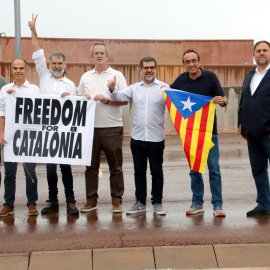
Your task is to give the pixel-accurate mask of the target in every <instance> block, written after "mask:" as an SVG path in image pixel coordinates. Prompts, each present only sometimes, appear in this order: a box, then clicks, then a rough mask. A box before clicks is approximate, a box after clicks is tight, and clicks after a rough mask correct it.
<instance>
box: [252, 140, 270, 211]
mask: <svg viewBox="0 0 270 270" xmlns="http://www.w3.org/2000/svg"><path fill="white" fill-rule="evenodd" d="M247 144H248V153H249V160H250V165H251V170H252V175H253V177H254V180H255V185H256V188H257V199H256V202H257V203H258V207H259V208H261V209H263V210H265V211H270V190H269V177H268V160H270V139H269V137H268V136H267V135H265V136H262V137H252V136H249V137H248V141H247Z"/></svg>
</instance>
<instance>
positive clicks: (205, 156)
mask: <svg viewBox="0 0 270 270" xmlns="http://www.w3.org/2000/svg"><path fill="white" fill-rule="evenodd" d="M215 109H216V104H215V103H214V102H213V101H210V104H209V113H208V119H207V125H206V133H205V139H204V145H203V151H202V159H201V165H200V169H199V172H200V173H205V168H206V164H207V159H208V154H209V151H210V149H211V148H212V147H213V146H214V144H213V142H212V131H213V125H214V117H215Z"/></svg>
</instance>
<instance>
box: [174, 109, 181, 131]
mask: <svg viewBox="0 0 270 270" xmlns="http://www.w3.org/2000/svg"><path fill="white" fill-rule="evenodd" d="M182 118H183V117H182V115H181V114H180V112H179V111H178V110H176V115H175V120H174V127H175V129H176V131H177V132H178V135H179V136H180V126H181V122H182Z"/></svg>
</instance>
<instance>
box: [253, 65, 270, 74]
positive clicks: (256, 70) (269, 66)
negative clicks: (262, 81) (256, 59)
mask: <svg viewBox="0 0 270 270" xmlns="http://www.w3.org/2000/svg"><path fill="white" fill-rule="evenodd" d="M269 68H270V64H269V65H268V66H267V67H266V69H265V70H264V71H263V72H261V73H260V72H259V70H258V67H256V68H255V72H257V73H259V74H262V73H266V72H267V71H268V70H269Z"/></svg>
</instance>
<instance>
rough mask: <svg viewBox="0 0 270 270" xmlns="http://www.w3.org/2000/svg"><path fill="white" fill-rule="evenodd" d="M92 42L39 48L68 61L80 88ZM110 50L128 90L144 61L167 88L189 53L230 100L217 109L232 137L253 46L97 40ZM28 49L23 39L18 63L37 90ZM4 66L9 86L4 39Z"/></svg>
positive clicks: (168, 126) (128, 111)
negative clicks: (151, 60)
mask: <svg viewBox="0 0 270 270" xmlns="http://www.w3.org/2000/svg"><path fill="white" fill-rule="evenodd" d="M95 41H96V40H91V39H49V38H47V39H45V38H41V39H40V43H41V46H42V48H43V49H44V50H45V56H46V58H47V59H49V56H50V54H51V53H52V51H54V50H59V51H62V52H63V53H64V54H65V55H66V56H67V60H68V64H67V69H68V76H67V77H68V78H69V79H71V80H72V81H74V83H75V85H76V86H78V85H79V81H80V78H81V76H82V74H83V73H85V72H86V71H88V70H91V69H93V67H94V65H93V62H92V59H91V56H90V47H91V46H92V44H93V43H94V42H95ZM102 41H104V42H105V43H106V44H107V46H108V47H109V50H110V56H109V64H110V65H111V66H112V68H114V69H117V70H119V71H121V72H122V73H123V74H124V76H125V78H126V80H127V82H128V84H132V83H134V82H137V81H140V80H141V78H140V74H139V71H138V63H139V61H140V60H141V58H143V57H145V56H152V57H155V58H156V60H157V62H158V74H157V77H158V79H159V80H161V81H164V82H166V83H168V84H171V83H172V82H173V81H174V80H175V78H176V77H177V76H178V75H179V74H181V73H182V72H184V67H183V66H182V65H181V57H182V54H183V52H184V51H185V50H186V49H189V48H193V49H194V50H196V51H198V53H199V54H200V56H201V66H202V68H204V69H207V70H211V71H213V72H215V73H216V74H217V76H218V78H219V80H220V82H221V85H222V86H223V87H225V88H224V90H225V94H226V96H227V97H228V99H229V104H228V106H227V107H226V108H225V110H224V108H219V107H218V106H217V117H218V123H219V124H218V130H219V132H237V131H238V127H237V110H238V104H239V99H240V93H241V87H240V86H241V85H242V82H243V79H244V76H245V74H246V73H247V72H248V71H250V70H251V69H252V68H253V67H254V65H252V64H245V63H252V61H253V60H252V51H253V40H220V41H218V40H177V41H173V40H167V41H161V40H102ZM32 53H33V50H32V44H31V39H30V38H22V57H23V58H25V59H26V60H27V61H28V63H29V73H28V80H29V81H30V82H32V83H35V84H37V85H38V84H39V79H38V75H37V72H36V69H35V65H34V63H33V60H32ZM2 54H3V62H2V63H1V62H0V65H1V66H0V74H1V73H2V74H3V76H4V77H5V78H6V80H7V81H8V82H11V81H12V80H13V78H12V76H11V72H10V64H11V61H12V60H13V59H14V57H15V56H14V54H15V40H14V38H12V37H7V38H5V39H3V40H2ZM131 118H132V103H129V104H128V105H127V106H123V119H124V133H125V134H130V133H131V129H132V121H130V119H131ZM165 119H166V121H165V132H166V134H176V132H175V129H174V127H173V124H172V121H171V120H170V116H169V113H168V111H166V114H165Z"/></svg>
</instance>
